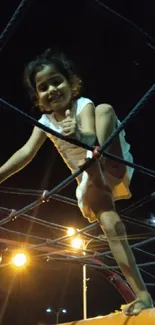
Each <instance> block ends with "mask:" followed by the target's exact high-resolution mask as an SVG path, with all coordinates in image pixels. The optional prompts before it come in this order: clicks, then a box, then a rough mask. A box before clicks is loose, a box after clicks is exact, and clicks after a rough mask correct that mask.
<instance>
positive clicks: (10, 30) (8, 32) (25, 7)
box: [0, 0, 32, 52]
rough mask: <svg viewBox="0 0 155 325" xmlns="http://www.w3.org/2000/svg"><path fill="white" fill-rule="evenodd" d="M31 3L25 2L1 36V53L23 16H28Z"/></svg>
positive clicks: (24, 0)
mask: <svg viewBox="0 0 155 325" xmlns="http://www.w3.org/2000/svg"><path fill="white" fill-rule="evenodd" d="M31 2H32V0H23V1H21V3H20V4H19V6H18V7H17V9H16V10H15V12H14V14H13V15H12V17H11V19H10V20H9V22H8V24H7V25H6V27H5V28H4V30H3V32H2V33H1V35H0V52H1V51H2V50H3V48H4V46H5V45H6V43H7V42H8V40H9V39H10V37H11V36H12V34H13V32H14V31H15V29H16V28H17V26H18V25H19V23H20V21H21V19H22V18H23V16H24V15H25V14H26V12H27V10H28V8H29V6H30V4H31Z"/></svg>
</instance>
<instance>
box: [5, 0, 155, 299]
mask: <svg viewBox="0 0 155 325" xmlns="http://www.w3.org/2000/svg"><path fill="white" fill-rule="evenodd" d="M31 2H32V1H26V0H25V1H24V0H23V1H22V2H21V3H20V5H19V7H18V8H17V9H16V11H15V13H14V14H13V16H12V18H11V19H10V21H9V23H8V24H7V26H6V28H5V29H4V31H3V32H2V33H1V35H0V51H2V49H3V48H4V46H5V45H6V43H7V41H8V40H9V38H10V36H11V35H12V33H13V31H14V30H15V28H16V27H17V26H18V24H19V22H20V21H21V18H22V17H23V14H25V13H26V10H27V8H28V7H29V5H30V3H31ZM154 91H155V84H153V85H152V87H151V88H150V89H149V90H148V92H147V93H146V94H145V95H144V96H143V97H142V99H141V100H140V101H139V102H138V103H137V105H136V106H135V107H134V108H133V109H132V110H131V112H130V113H129V114H128V115H127V117H126V118H125V119H124V120H123V122H122V123H121V125H120V126H119V127H118V128H117V129H116V130H115V131H114V132H113V134H112V135H111V136H110V137H109V139H108V140H107V141H106V142H105V144H104V145H103V146H102V147H101V148H99V149H98V154H99V155H103V156H105V157H107V158H109V159H112V160H116V161H119V162H120V163H121V164H125V165H127V166H130V167H133V168H134V169H135V170H136V171H138V172H141V173H144V174H146V175H149V176H152V177H155V171H154V170H151V169H149V168H146V167H143V166H140V165H137V164H134V163H130V162H128V161H125V160H123V159H121V158H119V157H116V156H114V155H111V154H109V153H108V152H106V151H105V150H106V149H107V147H108V146H109V145H110V144H111V142H112V141H113V140H114V138H115V137H116V136H118V135H119V133H120V132H121V131H122V130H123V129H124V128H125V127H126V126H127V125H128V124H129V123H130V122H131V121H132V120H133V118H134V117H135V116H136V115H137V114H138V113H139V112H140V111H141V110H142V109H143V108H144V107H146V105H147V103H148V101H149V100H150V99H151V98H152V96H153V95H154ZM0 106H1V107H4V108H7V109H10V110H12V111H14V112H15V113H17V114H20V115H21V117H23V118H24V119H25V120H26V121H27V122H28V123H30V124H31V125H36V126H38V127H39V128H41V129H42V130H44V131H46V132H48V133H50V134H52V135H54V136H57V137H59V138H61V139H63V140H65V141H68V142H70V143H72V144H74V145H77V146H81V147H83V148H85V149H86V150H91V151H93V152H94V149H95V150H96V148H94V147H90V146H88V145H86V144H84V143H81V142H79V141H77V140H75V139H71V138H66V137H64V136H63V135H60V134H59V133H57V132H55V131H53V130H51V129H49V128H48V127H46V126H44V125H42V124H40V123H39V122H38V121H37V120H36V119H34V118H33V117H32V116H29V115H28V114H26V113H24V112H23V111H22V110H20V109H18V108H17V107H15V106H13V105H11V104H10V103H8V102H6V101H5V100H4V99H2V98H1V99H0ZM95 159H96V158H95V154H94V156H93V158H92V159H90V160H89V161H87V162H86V163H85V164H84V165H83V167H81V168H79V169H78V170H77V171H76V172H75V173H74V174H73V175H70V176H69V177H68V178H66V179H65V180H64V181H62V182H61V183H60V184H58V185H57V186H55V187H54V188H53V189H51V190H50V191H47V190H45V191H42V192H40V191H37V190H26V189H15V188H6V187H1V188H0V191H1V192H3V193H6V194H8V193H9V194H10V195H11V194H16V195H28V196H36V195H37V196H38V195H39V198H37V199H36V200H35V201H33V202H31V203H29V204H28V205H26V206H24V207H23V208H21V209H19V210H17V211H16V210H14V209H8V208H6V207H0V212H1V220H0V229H1V238H0V243H1V244H4V245H5V247H7V248H8V249H9V250H12V249H13V248H15V247H16V248H19V247H25V248H26V249H27V250H28V251H34V252H36V254H37V257H40V258H44V259H46V260H47V261H48V262H50V261H52V260H57V261H65V262H66V261H67V262H68V263H80V264H86V265H87V266H88V267H92V268H97V269H101V270H102V271H103V274H104V276H105V277H106V279H107V280H108V281H109V282H110V283H112V284H113V285H114V286H115V287H116V289H117V290H118V291H119V292H120V293H121V295H122V296H123V297H124V299H125V300H126V301H127V302H130V301H132V300H133V298H134V294H133V292H132V291H131V289H130V288H129V287H128V285H127V283H126V281H125V280H124V278H123V276H122V274H120V272H119V270H118V267H117V266H116V263H115V260H114V259H113V257H112V256H111V252H110V251H109V248H108V243H107V240H106V238H105V237H104V235H103V236H96V235H95V234H93V230H94V229H96V228H97V227H98V223H97V222H96V223H94V224H91V225H89V226H87V227H85V228H83V229H80V230H76V235H77V236H81V237H82V238H84V240H85V241H86V242H87V243H88V242H89V243H90V244H91V245H90V246H89V249H88V248H82V249H81V250H80V252H79V253H78V254H76V253H75V251H74V249H73V247H72V246H71V245H70V244H69V239H70V237H69V236H68V235H66V230H67V227H65V226H61V225H59V224H55V223H51V222H48V221H46V220H42V219H39V218H36V217H34V216H32V215H30V214H27V212H28V211H31V210H32V209H34V208H35V207H37V206H39V205H41V204H42V203H47V202H49V200H50V199H56V200H60V201H62V202H64V203H67V204H72V205H77V202H76V201H75V200H73V199H70V198H66V197H63V196H61V195H58V194H57V193H58V192H59V191H60V190H62V189H63V188H64V187H65V186H67V185H68V184H69V183H70V182H72V181H73V180H74V179H75V178H76V177H77V176H78V175H80V174H81V173H82V172H83V171H84V170H86V169H87V168H88V167H89V166H90V164H92V163H93V162H94V161H95ZM151 200H154V193H152V194H150V195H149V196H148V197H147V198H144V199H141V200H140V201H138V202H136V203H135V204H133V205H131V206H129V207H128V208H127V209H125V210H123V211H122V213H121V215H122V218H123V219H124V220H125V221H126V222H129V223H130V222H132V223H134V224H135V225H136V224H137V223H138V224H139V225H140V226H141V227H142V228H143V229H144V228H145V229H146V228H147V229H149V233H147V234H146V233H145V232H144V233H141V234H140V235H135V236H132V238H131V239H132V240H137V239H138V242H136V243H134V244H132V245H131V247H132V249H133V250H135V251H137V252H141V254H145V256H146V255H147V257H148V258H154V254H152V253H150V252H149V250H147V249H146V250H143V248H142V247H143V246H144V245H145V246H146V245H147V244H149V243H150V242H153V241H154V240H155V237H154V229H153V227H151V226H149V225H146V224H145V223H143V222H137V220H135V219H133V218H132V220H131V219H130V218H129V217H128V216H126V213H127V212H128V213H130V212H131V211H133V210H134V209H137V208H138V207H139V206H142V205H144V204H146V203H147V202H149V201H151ZM19 217H20V218H23V219H26V220H28V221H32V222H33V223H36V224H39V225H41V226H43V227H46V228H49V229H51V228H52V229H54V230H55V231H58V234H59V232H60V231H62V232H63V235H62V236H61V237H60V236H59V235H58V236H56V234H55V236H56V238H54V239H51V238H46V237H39V236H32V235H30V234H27V233H24V232H19V231H17V230H10V229H9V228H7V226H8V224H9V223H11V222H16V219H17V218H19ZM4 225H5V226H4ZM90 232H91V233H90ZM64 233H65V234H64ZM8 234H9V236H10V237H11V239H8V238H7V236H6V235H8ZM17 236H18V238H20V240H17ZM14 238H15V239H14ZM25 239H26V240H28V242H27V243H25ZM94 243H95V244H94ZM139 247H141V248H139ZM154 264H155V262H154V261H152V260H151V261H150V262H147V263H138V265H139V267H140V270H141V271H142V272H143V273H144V274H146V275H147V276H149V278H150V282H149V283H148V284H147V285H148V286H153V285H154V279H155V276H154V275H153V274H152V273H151V272H149V271H146V269H147V268H148V267H149V266H154ZM0 267H1V268H2V267H6V263H3V260H2V263H1V264H0Z"/></svg>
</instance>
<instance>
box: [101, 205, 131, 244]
mask: <svg viewBox="0 0 155 325" xmlns="http://www.w3.org/2000/svg"><path fill="white" fill-rule="evenodd" d="M100 222H101V225H102V226H103V229H104V230H105V233H106V235H107V236H108V237H115V238H116V239H117V237H124V236H125V235H126V229H125V225H124V223H123V222H122V220H121V219H120V218H119V216H118V215H117V213H116V212H115V211H110V212H105V213H104V214H103V215H102V216H101V218H100Z"/></svg>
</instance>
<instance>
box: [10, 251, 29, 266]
mask: <svg viewBox="0 0 155 325" xmlns="http://www.w3.org/2000/svg"><path fill="white" fill-rule="evenodd" d="M26 262H27V256H26V255H25V254H24V253H18V254H16V255H15V256H14V257H13V258H12V263H13V264H14V265H15V266H17V267H22V266H24V265H25V264H26Z"/></svg>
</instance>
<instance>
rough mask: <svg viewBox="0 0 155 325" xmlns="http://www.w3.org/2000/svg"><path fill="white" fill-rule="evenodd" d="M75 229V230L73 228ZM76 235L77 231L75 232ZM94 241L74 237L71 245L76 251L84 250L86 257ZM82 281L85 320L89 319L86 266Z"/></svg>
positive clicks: (84, 265)
mask: <svg viewBox="0 0 155 325" xmlns="http://www.w3.org/2000/svg"><path fill="white" fill-rule="evenodd" d="M72 229H73V228H72ZM74 233H76V231H74ZM91 241H92V239H90V240H88V241H86V240H84V239H82V238H80V237H79V236H77V237H74V238H73V239H72V241H71V245H72V247H73V248H75V249H81V248H82V249H83V255H86V252H85V250H86V248H87V246H88V244H89V243H90V242H91ZM82 281H83V286H82V289H83V319H87V268H86V264H83V266H82Z"/></svg>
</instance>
